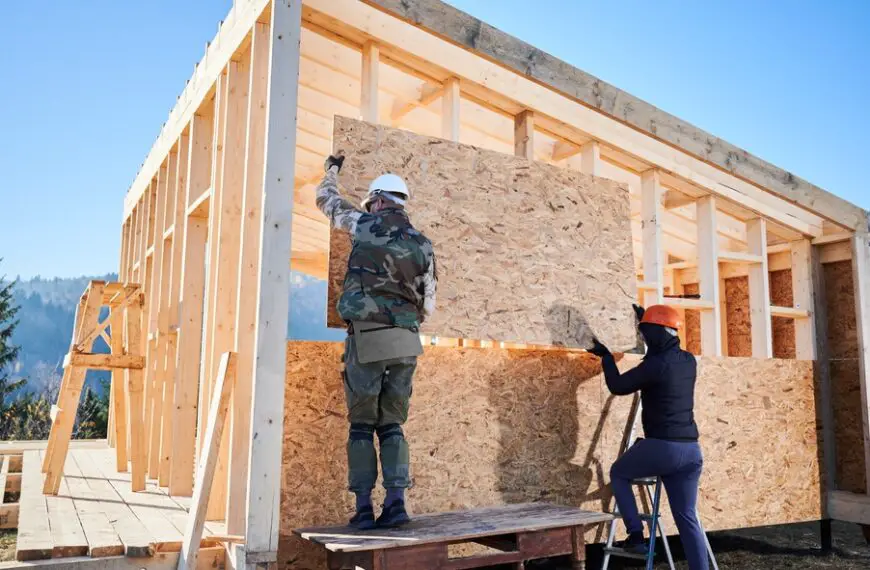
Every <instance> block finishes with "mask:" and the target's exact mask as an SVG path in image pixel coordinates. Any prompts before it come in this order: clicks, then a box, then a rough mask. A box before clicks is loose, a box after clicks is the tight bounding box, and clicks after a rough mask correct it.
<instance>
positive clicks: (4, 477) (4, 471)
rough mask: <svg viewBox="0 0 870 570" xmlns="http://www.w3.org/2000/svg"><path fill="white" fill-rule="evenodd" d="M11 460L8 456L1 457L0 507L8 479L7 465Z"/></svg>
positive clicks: (3, 500)
mask: <svg viewBox="0 0 870 570" xmlns="http://www.w3.org/2000/svg"><path fill="white" fill-rule="evenodd" d="M11 461H12V458H11V457H10V456H8V455H5V456H4V457H3V465H2V466H0V505H2V504H3V503H4V502H5V496H6V482H7V481H8V479H9V465H10V463H11Z"/></svg>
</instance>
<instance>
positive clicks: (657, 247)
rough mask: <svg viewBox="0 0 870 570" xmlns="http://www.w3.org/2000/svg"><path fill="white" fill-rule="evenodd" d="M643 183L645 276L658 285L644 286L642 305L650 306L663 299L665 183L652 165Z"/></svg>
mask: <svg viewBox="0 0 870 570" xmlns="http://www.w3.org/2000/svg"><path fill="white" fill-rule="evenodd" d="M595 144H597V143H595ZM585 168H590V169H595V168H596V166H595V165H594V164H592V165H586V167H585ZM585 168H584V171H585ZM640 185H641V228H642V233H643V235H642V242H643V280H644V281H645V282H646V283H647V287H655V288H654V289H645V290H644V291H643V292H642V295H643V305H644V306H645V307H649V306H650V305H657V304H659V303H661V302H662V301H664V280H665V275H664V265H663V260H662V257H663V255H662V250H663V248H662V222H661V203H662V185H661V180H660V177H659V171H658V170H655V169H650V170H646V171H644V172H643V173H641V175H640Z"/></svg>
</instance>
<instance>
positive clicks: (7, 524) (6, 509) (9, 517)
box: [0, 503, 19, 529]
mask: <svg viewBox="0 0 870 570" xmlns="http://www.w3.org/2000/svg"><path fill="white" fill-rule="evenodd" d="M18 507H19V503H6V504H5V505H0V529H13V528H14V529H17V528H18V513H19V508H18Z"/></svg>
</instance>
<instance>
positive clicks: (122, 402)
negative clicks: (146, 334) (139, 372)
mask: <svg viewBox="0 0 870 570" xmlns="http://www.w3.org/2000/svg"><path fill="white" fill-rule="evenodd" d="M139 295H141V293H139ZM126 310H127V309H126V307H125V306H118V307H112V308H111V309H110V311H111V312H110V313H109V318H110V319H111V327H112V330H111V333H112V337H111V341H112V354H123V353H124V312H125V311H126ZM125 388H126V381H125V372H124V370H122V369H115V370H112V384H111V390H112V410H113V413H114V424H113V426H112V427H113V428H114V434H115V468H116V469H117V470H118V473H124V472H126V471H127V395H126V390H125Z"/></svg>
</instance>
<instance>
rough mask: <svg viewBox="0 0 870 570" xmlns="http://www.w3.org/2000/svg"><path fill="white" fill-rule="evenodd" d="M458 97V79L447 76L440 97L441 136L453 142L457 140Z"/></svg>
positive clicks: (458, 128)
mask: <svg viewBox="0 0 870 570" xmlns="http://www.w3.org/2000/svg"><path fill="white" fill-rule="evenodd" d="M460 98H461V95H460V90H459V79H458V78H456V77H448V78H447V81H445V82H444V92H443V95H442V97H441V137H442V138H445V139H447V140H449V141H454V142H458V141H459V131H460V122H459V118H460V117H459V108H460Z"/></svg>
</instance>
